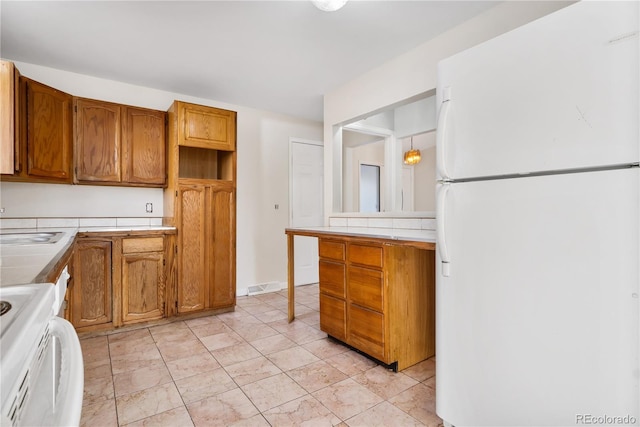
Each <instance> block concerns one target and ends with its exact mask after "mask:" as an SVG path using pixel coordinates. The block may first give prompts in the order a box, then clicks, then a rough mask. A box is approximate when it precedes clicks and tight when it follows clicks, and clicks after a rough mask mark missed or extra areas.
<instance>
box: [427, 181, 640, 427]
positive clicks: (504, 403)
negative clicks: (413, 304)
mask: <svg viewBox="0 0 640 427" xmlns="http://www.w3.org/2000/svg"><path fill="white" fill-rule="evenodd" d="M447 185H449V186H450V187H449V191H448V194H447V196H446V200H445V201H444V203H445V205H446V206H445V210H444V212H445V227H444V228H445V230H444V233H443V237H442V238H444V239H446V243H447V249H448V256H449V261H450V271H449V273H450V274H449V276H448V277H444V276H443V275H442V269H441V265H440V263H439V264H438V268H437V279H436V280H437V311H436V316H437V322H436V328H437V329H436V339H437V343H436V349H437V350H436V351H437V360H438V362H437V365H436V369H437V375H436V378H437V391H436V395H437V400H436V404H437V413H438V415H439V416H440V417H441V418H442V419H444V420H445V421H446V422H449V423H451V424H453V425H455V426H456V427H462V426H476V427H478V426H533V425H535V426H570V425H580V424H588V423H581V418H579V417H581V416H585V417H586V416H588V415H592V416H604V415H606V416H610V417H613V416H621V417H624V416H627V415H628V416H632V417H635V418H636V422H637V421H638V420H640V413H639V408H638V405H639V400H640V396H639V393H638V386H639V382H638V368H639V366H638V337H639V314H638V311H639V310H638V308H639V303H638V301H639V299H638V294H639V293H640V290H639V289H638V288H639V282H640V277H639V260H640V253H639V235H640V230H639V222H640V208H639V204H640V200H639V194H640V192H639V187H640V170H639V169H638V168H631V169H624V170H614V171H602V172H589V173H578V174H565V175H552V176H541V177H528V178H516V179H505V180H496V181H477V182H468V183H454V184H447ZM438 244H440V242H438ZM439 261H440V256H439V255H438V262H439Z"/></svg>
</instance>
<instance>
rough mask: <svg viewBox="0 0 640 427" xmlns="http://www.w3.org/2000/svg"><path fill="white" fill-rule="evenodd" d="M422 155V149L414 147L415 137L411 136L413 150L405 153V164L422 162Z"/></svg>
mask: <svg viewBox="0 0 640 427" xmlns="http://www.w3.org/2000/svg"><path fill="white" fill-rule="evenodd" d="M421 159H422V156H421V155H420V150H414V149H413V137H411V150H409V151H407V152H406V153H404V164H405V165H417V164H418V163H420V160H421Z"/></svg>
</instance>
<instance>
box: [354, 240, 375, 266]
mask: <svg viewBox="0 0 640 427" xmlns="http://www.w3.org/2000/svg"><path fill="white" fill-rule="evenodd" d="M349 262H351V263H353V264H360V265H366V266H370V267H378V268H382V246H367V245H359V244H350V245H349Z"/></svg>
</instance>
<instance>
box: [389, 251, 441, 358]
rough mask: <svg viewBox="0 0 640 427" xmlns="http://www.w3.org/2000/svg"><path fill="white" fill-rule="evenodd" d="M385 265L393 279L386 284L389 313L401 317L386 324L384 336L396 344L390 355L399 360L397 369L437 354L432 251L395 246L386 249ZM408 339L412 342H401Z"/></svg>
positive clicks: (393, 317) (434, 271) (394, 316)
mask: <svg viewBox="0 0 640 427" xmlns="http://www.w3.org/2000/svg"><path fill="white" fill-rule="evenodd" d="M385 267H386V268H387V271H388V273H387V274H388V275H389V277H393V278H394V279H395V280H394V283H392V282H390V281H388V282H387V283H385V287H386V288H387V289H386V290H387V291H388V292H389V294H390V296H389V298H388V302H387V304H388V305H387V310H388V315H389V317H390V318H392V319H403V320H402V321H401V322H388V323H387V325H386V333H387V336H389V337H393V339H395V340H396V343H397V345H394V346H392V347H391V349H390V351H391V353H390V354H389V357H390V358H391V359H394V360H398V369H404V368H405V367H409V366H412V365H414V364H416V363H418V362H420V361H422V360H424V359H426V358H428V357H432V356H434V355H435V353H436V341H435V338H436V332H435V330H436V329H435V328H436V293H435V274H436V270H435V268H436V257H435V251H424V250H420V249H417V248H412V247H406V246H403V247H394V248H393V250H389V251H385ZM397 284H402V286H397ZM407 342H410V343H411V345H403V343H407Z"/></svg>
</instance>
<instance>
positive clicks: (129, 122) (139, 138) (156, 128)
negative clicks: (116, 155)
mask: <svg viewBox="0 0 640 427" xmlns="http://www.w3.org/2000/svg"><path fill="white" fill-rule="evenodd" d="M165 121H166V113H165V112H163V111H155V110H148V109H145V108H134V107H125V108H124V117H123V121H122V180H123V181H125V182H129V183H135V184H157V185H160V186H163V185H165V184H166V182H167V172H166V170H167V168H166V151H167V149H166V142H165V141H166V136H165V134H166V132H165Z"/></svg>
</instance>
